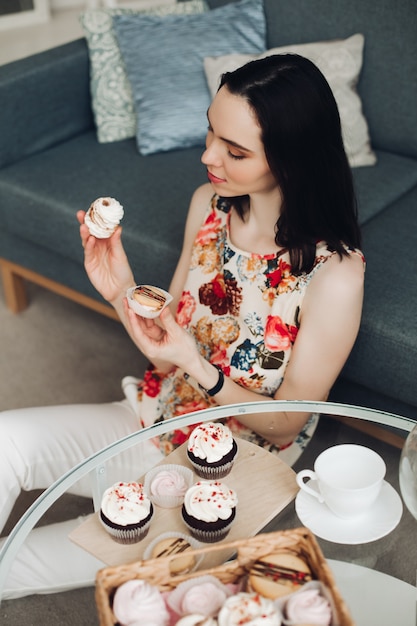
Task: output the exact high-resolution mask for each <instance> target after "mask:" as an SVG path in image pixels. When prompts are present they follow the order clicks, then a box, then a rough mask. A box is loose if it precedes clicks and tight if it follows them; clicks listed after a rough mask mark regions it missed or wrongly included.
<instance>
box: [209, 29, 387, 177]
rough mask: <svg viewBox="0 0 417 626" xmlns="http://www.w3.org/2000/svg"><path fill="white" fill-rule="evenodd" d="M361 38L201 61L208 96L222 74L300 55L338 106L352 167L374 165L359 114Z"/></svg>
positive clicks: (361, 113)
mask: <svg viewBox="0 0 417 626" xmlns="http://www.w3.org/2000/svg"><path fill="white" fill-rule="evenodd" d="M363 46H364V37H363V35H360V34H357V35H352V37H348V39H344V40H337V41H327V42H326V41H323V42H317V43H308V44H300V45H292V46H283V47H279V48H271V49H270V50H267V51H266V52H264V53H263V54H259V55H249V54H229V55H224V56H217V55H216V57H208V58H206V59H204V69H205V73H206V78H207V83H208V85H209V89H210V93H211V94H212V95H214V94H215V93H216V91H217V87H218V85H219V78H220V76H221V75H222V74H223V73H224V72H231V71H233V70H235V69H236V68H237V67H239V66H241V65H243V64H244V63H247V62H249V61H252V60H253V59H257V58H262V57H265V56H269V55H272V54H284V53H287V52H289V53H293V54H300V55H301V56H304V57H307V58H308V59H310V61H313V63H315V64H316V65H317V67H318V68H319V69H320V70H321V71H322V73H323V74H324V76H325V77H326V79H327V82H328V83H329V85H330V87H331V89H332V91H333V95H334V97H335V100H336V102H337V105H338V108H339V114H340V120H341V124H342V133H343V141H344V144H345V150H346V154H347V156H348V158H349V162H350V164H351V166H352V167H359V166H362V165H374V164H375V163H376V156H375V153H374V152H373V150H372V148H371V144H370V138H369V130H368V124H367V121H366V119H365V116H364V115H363V112H362V102H361V99H360V97H359V95H358V93H357V91H356V84H357V82H358V79H359V74H360V71H361V68H362V53H363Z"/></svg>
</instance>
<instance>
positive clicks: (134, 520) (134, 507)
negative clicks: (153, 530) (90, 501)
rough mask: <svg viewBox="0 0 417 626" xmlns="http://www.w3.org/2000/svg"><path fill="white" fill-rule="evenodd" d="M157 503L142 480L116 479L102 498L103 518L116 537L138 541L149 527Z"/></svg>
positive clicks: (105, 526)
mask: <svg viewBox="0 0 417 626" xmlns="http://www.w3.org/2000/svg"><path fill="white" fill-rule="evenodd" d="M153 512H154V509H153V505H152V502H151V501H150V499H149V497H148V496H147V495H146V493H145V491H144V488H143V485H142V483H135V482H131V483H124V482H120V483H116V484H114V485H113V486H112V487H109V488H108V489H106V491H105V492H104V494H103V497H102V500H101V508H100V514H99V517H100V522H101V523H102V525H103V527H104V528H105V530H106V531H107V532H108V533H109V535H110V536H111V538H112V539H114V541H117V542H118V543H122V544H131V543H137V542H138V541H140V540H141V539H143V538H144V537H145V536H146V535H147V533H148V530H149V526H150V523H151V519H152V517H153Z"/></svg>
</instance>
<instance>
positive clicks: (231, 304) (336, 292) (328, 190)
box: [0, 55, 364, 595]
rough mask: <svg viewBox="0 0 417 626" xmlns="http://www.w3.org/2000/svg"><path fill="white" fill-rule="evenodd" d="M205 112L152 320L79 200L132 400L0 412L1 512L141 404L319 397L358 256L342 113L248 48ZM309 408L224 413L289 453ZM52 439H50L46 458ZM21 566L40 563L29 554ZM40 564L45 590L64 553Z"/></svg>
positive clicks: (143, 462) (121, 473) (301, 71)
mask: <svg viewBox="0 0 417 626" xmlns="http://www.w3.org/2000/svg"><path fill="white" fill-rule="evenodd" d="M207 117H208V131H207V141H206V150H205V151H204V153H203V156H202V162H203V164H204V165H205V166H206V168H207V175H208V179H209V183H207V184H205V185H203V186H202V187H200V188H199V189H197V190H196V192H195V193H194V195H193V198H192V200H191V204H190V209H189V213H188V218H187V223H186V228H185V236H184V243H183V249H182V253H181V257H180V260H179V263H178V266H177V268H176V271H175V273H174V276H173V279H172V283H171V286H170V292H171V294H172V295H173V297H174V299H173V303H172V306H171V309H170V310H169V309H165V310H164V311H163V312H162V314H161V316H160V318H159V320H158V321H157V322H155V321H153V320H148V319H144V318H140V317H138V316H137V315H135V314H134V313H133V312H132V311H131V310H130V309H129V308H128V306H127V302H126V298H125V294H126V290H127V289H128V288H129V287H131V286H133V285H135V283H136V280H135V278H134V276H133V273H132V270H131V268H130V266H129V263H128V260H127V258H126V255H125V252H124V249H123V246H122V243H121V229H120V228H119V229H118V230H117V231H116V233H115V234H114V235H113V236H112V237H111V238H110V239H108V240H98V239H95V238H94V237H93V236H91V235H90V234H89V231H88V229H87V227H86V225H85V224H84V215H85V214H84V212H82V211H80V212H79V213H78V220H79V222H80V234H81V240H82V244H83V246H84V251H85V267H86V271H87V273H88V276H89V278H90V280H91V282H92V283H93V285H94V286H95V287H96V289H97V290H98V291H99V292H100V293H101V295H102V296H103V297H104V298H105V299H106V300H107V301H108V302H110V303H111V304H112V305H113V306H114V308H115V309H116V311H117V312H118V314H119V316H120V318H121V320H122V322H123V323H124V325H125V327H126V329H127V331H128V333H129V334H130V336H131V338H132V340H133V341H134V343H135V344H136V345H137V347H138V348H139V350H141V352H142V353H143V354H145V355H146V356H147V357H148V359H149V360H150V362H151V364H152V365H151V367H150V368H149V369H148V371H147V372H146V374H145V377H144V382H143V384H140V385H139V395H138V398H137V399H136V391H135V399H134V401H133V407H131V405H130V404H128V403H127V402H124V403H114V404H111V405H104V406H103V405H102V406H99V407H97V406H86V407H84V406H82V407H76V408H75V407H60V408H57V407H50V408H48V409H47V410H46V409H42V410H36V409H30V410H27V411H22V410H20V411H9V412H6V413H4V414H3V416H2V418H1V420H0V428H1V429H2V433H3V431H4V433H5V435H4V436H5V437H6V438H8V439H13V445H14V446H15V447H18V448H19V455H16V453H15V451H13V452H10V454H9V458H8V460H7V468H5V471H4V472H2V471H1V468H0V476H1V477H2V478H1V479H0V503H1V504H3V500H4V506H1V507H0V511H3V515H4V516H5V519H7V515H8V512H9V511H10V510H11V506H12V504H13V501H14V499H15V498H16V497H17V495H18V493H19V491H20V489H21V488H23V489H33V488H36V487H38V488H39V487H46V486H48V484H50V483H51V482H52V481H53V480H55V479H56V478H58V477H59V476H60V475H61V474H62V473H63V472H64V471H66V470H67V469H69V468H70V467H72V466H73V465H75V464H76V463H77V462H79V461H80V460H82V459H83V458H85V457H87V456H89V455H90V454H92V453H93V452H94V451H95V450H97V449H100V448H102V447H104V446H105V445H108V444H109V443H111V442H112V441H114V440H116V439H117V438H120V437H122V436H124V435H127V434H129V433H130V432H133V431H135V430H136V429H137V428H138V421H137V420H138V419H139V420H140V422H141V424H142V425H148V424H149V423H153V422H155V421H157V420H162V419H167V418H169V417H172V416H174V415H179V414H181V413H187V412H190V411H194V410H198V409H199V408H205V407H207V406H210V405H212V404H217V405H228V404H234V403H239V402H251V401H254V400H262V399H265V400H269V399H271V398H275V399H285V400H291V399H306V400H325V399H326V398H327V396H328V393H329V391H330V389H331V387H332V385H333V383H334V381H335V379H336V377H337V376H338V374H339V372H340V370H341V368H342V366H343V364H344V363H345V361H346V359H347V357H348V355H349V353H350V351H351V348H352V346H353V343H354V341H355V338H356V335H357V332H358V328H359V323H360V316H361V308H362V297H363V278H364V262H363V258H362V255H361V253H360V252H359V250H358V248H359V246H360V235H359V228H358V224H357V219H356V206H355V199H354V192H353V185H352V178H351V172H350V168H349V165H348V161H347V158H346V154H345V151H344V148H343V142H342V136H341V129H340V119H339V114H338V110H337V106H336V103H335V100H334V97H333V95H332V92H331V90H330V88H329V86H328V84H327V82H326V80H325V79H324V77H323V76H322V74H321V73H320V72H319V70H318V69H317V68H316V67H315V66H314V65H313V64H312V63H311V62H310V61H308V60H306V59H304V58H302V57H299V56H296V55H279V56H271V57H267V58H266V59H262V60H259V61H254V62H252V63H249V64H247V65H246V66H244V67H242V68H240V69H238V70H236V71H235V72H232V73H228V74H226V75H225V76H223V78H222V81H221V85H220V87H219V90H218V93H217V95H216V96H215V98H214V100H213V102H212V104H211V106H210V107H209V110H208V113H207ZM70 416H71V417H70ZM315 421H316V418H315V417H311V416H309V415H308V414H305V413H290V414H288V415H287V414H285V413H282V412H277V413H268V414H261V415H246V414H245V415H243V416H242V415H239V417H238V418H229V419H228V424H229V426H230V427H231V428H232V430H233V431H234V432H235V433H236V434H238V435H239V436H242V437H246V438H248V439H251V440H253V441H256V442H257V443H258V444H259V445H262V446H264V447H267V448H268V449H270V450H271V451H272V452H276V453H280V454H287V459H289V460H290V461H293V460H294V459H295V458H296V457H297V456H298V455H299V453H300V450H301V449H302V447H303V445H305V443H306V441H307V440H308V438H309V437H310V436H311V432H312V431H313V430H314V426H315ZM6 424H7V427H6ZM29 429H31V430H32V432H33V437H31V436H28V433H29ZM45 432H47V433H48V440H47V441H46V442H45V441H44V439H43V438H42V433H45ZM23 433H25V436H23ZM187 434H188V433H187V431H185V432H183V431H180V432H178V431H177V432H174V433H170V434H169V435H167V436H165V437H162V438H161V441H160V442H159V444H158V445H159V446H160V448H161V449H160V450H159V449H157V447H155V445H154V443H153V442H145V444H143V446H142V447H141V451H140V454H138V453H137V451H135V454H133V453H130V454H129V453H128V454H126V455H125V458H124V462H125V465H124V466H123V467H122V466H121V465H120V464H119V465H117V466H116V465H114V467H113V469H114V472H115V474H114V476H115V479H116V480H123V479H124V478H125V476H126V474H127V476H126V478H129V477H130V478H131V476H132V474H133V475H135V476H136V475H141V474H142V473H143V472H145V471H146V470H147V469H148V467H149V466H150V465H153V464H154V463H155V462H156V461H157V460H158V459H159V458H161V456H162V454H164V453H167V452H169V451H170V450H171V449H172V448H173V447H174V446H175V445H178V444H179V443H182V442H183V441H184V440H185V438H186V437H187ZM1 436H2V437H3V434H1ZM2 440H3V439H2ZM23 440H24V441H23ZM32 440H33V441H32ZM16 442H17V444H16ZM68 443H70V444H71V445H68ZM35 444H36V446H35ZM34 448H35V449H36V454H35V451H34ZM11 449H12V448H11V446H10V450H11ZM52 449H59V451H60V453H59V454H56V455H53V456H52V457H51V461H50V462H49V463H45V458H50V455H51V450H52ZM281 450H284V452H280V451H281ZM131 452H132V451H131ZM48 455H49V456H48ZM17 456H18V458H16V457H17ZM39 457H41V459H42V463H40V462H37V461H38V460H39ZM2 483H3V484H4V485H7V491H8V493H7V495H4V496H3V494H2V491H1V490H2V487H1V484H2ZM80 490H81V486H80ZM3 491H6V490H5V488H4V487H3ZM4 521H5V520H4ZM35 532H36V531H35ZM34 534H35V533H34ZM58 534H59V533H57V534H56V535H55V536H58ZM50 536H51V533H49V537H50ZM33 541H35V540H33ZM32 543H33V542H32ZM40 543H41V542H39V544H38V545H40ZM60 548H61V552H62V543H61V544H60ZM22 552H23V551H22ZM72 553H73V552H72ZM25 558H26V559H27V557H25ZM65 558H67V559H68V561H70V558H71V557H70V556H68V557H67V556H66V557H65ZM80 560H81V557H80ZM23 562H24V559H23V557H22V558H21V559H20V562H19V563H17V564H15V568H14V571H15V572H16V573H14V574H13V575H14V576H15V582H14V583H13V584H14V586H15V589H18V588H19V586H21V585H22V582H21V580H22V579H23V578H24V574H23V573H22V571H19V568H21V567H22V566H23ZM25 567H26V569H28V567H29V569H30V568H31V567H36V564H35V563H34V561H33V559H30V564H29V566H28V565H27V564H26V565H25ZM88 567H90V570H91V576H92V578H91V579H93V576H94V573H95V570H96V569H97V564H96V563H93V564H90V565H89V566H87V565H85V566H84V571H90V570H88ZM52 569H53V568H52V567H49V581H48V580H47V578H48V574H47V573H45V580H44V583H43V585H44V587H43V589H44V590H45V589H49V588H50V587H48V584H50V582H51V580H55V584H57V577H58V576H59V575H61V576H62V572H61V569H62V568H59V567H58V568H57V571H56V572H54V573H53V574H52V576H51V573H50V572H51V570H52ZM26 574H29V572H28V571H27V572H26ZM40 578H41V577H40ZM87 578H88V574H87ZM70 584H71V583H70V580H69V579H68V580H67V581H66V582H65V581H61V586H65V585H67V586H68V585H70ZM11 586H13V585H11ZM40 587H42V585H40ZM32 592H33V591H32ZM17 594H18V592H17V591H16V592H15V595H17Z"/></svg>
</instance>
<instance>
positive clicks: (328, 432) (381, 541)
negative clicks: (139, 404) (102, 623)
mask: <svg viewBox="0 0 417 626" xmlns="http://www.w3.org/2000/svg"><path fill="white" fill-rule="evenodd" d="M277 410H282V411H285V412H296V411H300V410H304V411H308V412H315V413H320V414H322V415H323V417H322V419H321V423H323V420H325V423H324V425H323V427H322V428H321V433H320V436H319V437H317V438H316V435H315V436H314V437H313V440H312V442H311V443H310V444H309V446H308V447H307V449H306V450H305V452H304V453H303V455H302V456H301V458H300V459H299V460H298V461H297V462H296V464H295V466H294V468H293V470H295V471H299V470H300V469H303V468H306V467H309V468H312V467H313V464H314V460H315V458H316V457H317V456H318V454H319V453H320V452H321V451H322V449H325V448H326V447H328V446H330V445H335V444H337V443H345V442H346V439H344V440H341V439H340V435H339V434H338V433H339V429H338V428H333V425H335V424H337V422H335V421H334V420H332V419H331V418H329V417H328V416H344V417H349V418H358V419H361V420H367V421H371V422H376V423H379V424H383V425H385V426H387V427H389V428H393V429H396V431H397V432H398V431H402V433H403V435H404V436H406V434H407V433H408V432H410V431H411V430H412V428H413V427H414V425H415V422H414V421H413V420H410V419H408V418H404V417H401V416H397V415H393V414H389V413H384V412H381V411H376V410H372V409H366V408H362V407H356V406H350V405H342V404H336V403H321V402H302V401H300V402H298V401H263V402H255V403H249V404H243V405H241V404H239V405H230V406H226V407H215V408H212V409H208V410H206V411H199V412H198V413H193V414H187V415H183V416H181V417H179V418H174V419H172V420H170V421H168V422H162V423H160V424H154V425H153V426H151V427H149V428H146V429H143V430H141V431H138V432H136V433H134V434H133V435H130V436H128V437H125V438H124V439H121V440H119V441H117V442H115V443H113V444H112V445H110V446H108V447H107V448H105V449H103V450H101V451H100V452H98V453H96V454H95V455H93V456H91V457H90V458H88V459H86V460H85V461H83V462H82V463H80V464H79V465H77V466H76V467H74V468H72V469H71V470H70V471H69V472H67V473H66V474H65V475H64V476H62V477H61V478H60V479H59V480H58V481H57V482H56V483H54V484H53V485H52V486H51V487H49V488H48V489H47V490H46V491H45V492H43V493H42V495H41V496H40V497H39V498H38V499H37V500H36V501H35V502H34V503H33V505H32V506H31V507H30V508H29V509H28V510H27V511H26V512H25V514H24V515H23V516H22V517H21V518H20V520H19V521H18V523H17V524H16V526H15V527H14V528H13V530H12V532H11V533H10V535H9V537H8V538H7V539H6V541H5V543H4V545H3V547H2V549H1V551H0V593H1V592H2V590H3V589H4V588H5V586H7V579H8V576H9V571H10V568H11V566H12V564H13V561H14V560H15V558H16V557H17V556H18V554H19V551H20V549H21V547H22V546H23V545H24V543H25V541H26V538H27V537H28V536H29V535H30V533H31V531H32V529H33V528H34V526H35V524H37V523H38V521H39V520H40V519H41V518H42V516H43V515H44V514H45V513H46V512H47V511H48V510H49V509H50V507H51V506H52V505H53V504H54V503H55V501H56V500H57V499H58V498H60V497H61V496H62V495H64V494H65V493H66V492H68V491H71V488H72V486H73V485H74V483H76V482H77V481H78V480H80V479H81V478H84V477H86V476H89V477H90V478H91V495H92V499H93V502H94V510H95V511H98V509H99V507H100V500H101V494H102V492H103V491H104V489H105V488H106V487H107V486H108V477H106V475H107V470H106V467H107V466H106V464H107V463H108V462H109V461H110V459H112V458H113V457H115V456H116V455H119V454H122V453H123V452H124V451H126V450H128V449H130V448H132V447H133V446H135V445H137V444H138V443H139V442H140V441H143V440H144V439H147V438H151V437H155V436H159V435H162V434H164V433H165V432H169V431H170V430H172V429H173V428H180V427H184V426H188V425H191V424H193V423H196V422H203V421H209V420H215V419H221V418H224V417H227V416H228V415H237V416H238V415H239V414H244V413H268V412H272V411H277ZM344 432H345V431H344ZM344 436H345V435H344ZM348 437H349V439H348V440H349V441H351V442H355V439H356V442H357V443H363V445H368V446H369V447H373V448H374V449H376V450H377V451H378V452H379V453H380V454H381V456H383V458H384V460H386V462H387V458H388V457H389V458H390V463H388V462H387V470H388V471H387V476H386V483H385V485H384V489H383V493H382V495H381V498H380V499H379V501H378V507H376V508H374V510H373V511H372V512H371V513H370V514H369V516H368V517H366V518H364V519H363V520H362V521H361V522H360V523H355V524H353V523H352V522H350V523H349V524H347V523H345V522H343V523H342V522H341V521H340V520H337V519H334V518H333V519H332V518H329V515H328V512H327V511H325V510H316V509H314V507H312V506H311V505H309V503H308V502H305V501H304V502H303V501H302V498H301V497H300V496H301V494H299V493H298V488H297V486H296V484H295V480H294V472H293V470H291V469H290V468H288V467H287V466H285V467H283V466H282V465H283V464H282V463H277V462H276V457H274V455H269V453H265V451H263V450H262V451H261V449H258V448H257V449H256V450H255V451H254V452H253V451H251V450H250V448H248V449H246V448H245V450H244V454H243V456H242V465H241V469H240V470H239V468H237V470H238V472H236V473H235V476H236V480H239V477H241V475H242V473H243V472H244V471H248V472H250V473H251V474H254V475H256V474H257V475H258V476H259V475H262V473H263V476H264V477H268V480H270V481H271V480H275V481H276V482H275V484H277V485H280V487H279V489H275V488H274V489H273V488H272V486H271V485H269V486H268V489H267V490H266V491H265V490H264V491H263V493H269V494H270V495H269V497H266V498H264V497H263V498H262V502H261V505H260V506H259V507H257V508H258V509H259V510H258V512H257V514H256V515H252V516H251V515H249V514H245V515H243V516H242V518H243V519H244V520H246V525H243V526H239V527H237V528H236V529H235V532H236V533H237V536H239V533H240V538H243V537H245V536H249V535H253V534H255V533H258V532H260V531H262V532H270V531H273V530H281V529H286V528H294V527H299V526H307V527H309V528H310V529H311V530H312V531H313V533H314V534H315V535H316V537H317V539H318V542H319V544H320V546H321V549H322V551H323V554H324V556H325V557H326V559H327V560H328V562H329V564H330V566H331V568H332V570H333V573H334V576H335V579H336V584H337V586H338V587H339V590H340V592H341V594H342V596H343V598H344V600H345V602H346V604H347V605H348V607H349V609H350V611H351V613H352V616H353V619H354V620H355V622H356V623H357V624H358V626H362V625H363V626H365V625H366V626H370V625H372V624H378V626H385V625H386V626H392V624H401V626H408V625H410V626H415V624H416V600H417V594H416V587H415V583H416V567H417V542H416V538H417V523H416V520H414V518H412V516H411V515H410V514H409V513H408V511H407V509H406V508H405V507H403V506H402V501H401V498H400V495H399V487H398V460H399V454H400V451H399V450H396V451H393V450H392V449H391V446H388V444H380V442H378V441H377V440H374V439H372V438H368V439H366V437H365V439H364V436H363V435H361V434H360V433H359V432H358V431H354V430H351V432H349V435H348ZM248 445H249V446H252V444H248ZM254 447H255V448H256V446H254ZM174 454H175V453H174ZM265 454H266V455H267V457H274V458H273V459H272V460H271V459H268V458H267V457H265V456H264V455H265ZM245 455H246V458H247V459H249V461H250V463H252V467H251V466H250V463H249V464H246V468H245V462H244V460H245ZM258 455H260V456H258ZM271 463H272V465H271ZM254 467H257V472H254V471H253V469H254ZM137 478H138V477H132V480H135V479H137ZM238 493H239V492H238ZM313 500H314V499H313ZM321 506H322V505H321ZM95 515H96V514H93V515H92V516H90V517H89V518H87V520H85V522H83V524H82V526H81V527H80V528H81V529H82V530H81V531H76V533H75V537H73V541H74V546H75V545H76V544H78V546H80V545H81V547H83V543H84V542H85V547H86V549H87V550H88V551H91V553H92V554H94V555H95V556H97V557H98V558H100V560H102V561H103V562H104V563H106V564H107V563H108V564H111V565H113V564H117V563H118V562H123V554H122V556H120V553H119V554H117V555H116V557H113V555H112V554H110V555H108V554H106V553H105V552H104V553H103V552H100V550H102V544H101V543H100V541H98V544H99V547H98V548H97V546H94V545H92V544H94V535H95V529H94V526H93V527H92V528H90V527H89V526H88V525H91V524H92V523H94V516H95ZM252 518H253V519H252ZM167 523H168V524H169V521H168V522H166V521H165V522H164V524H165V526H166V524H167ZM165 529H166V530H169V528H165ZM91 530H92V534H89V533H91ZM80 532H81V536H80V534H79V533H80ZM85 532H87V535H85ZM83 533H84V534H83ZM234 538H235V537H233V538H226V541H227V540H228V539H234ZM115 546H117V544H115ZM404 546H407V549H406V551H405V554H406V558H404V557H398V556H397V555H401V554H404ZM96 550H99V552H98V553H97V552H96ZM113 558H116V559H119V561H117V560H116V562H112V559H113ZM120 559H122V560H121V561H120ZM129 560H130V561H131V560H135V559H132V558H131V556H130V557H129ZM62 566H63V567H64V566H65V564H64V563H63V564H62ZM80 582H81V581H80ZM80 586H81V585H80ZM0 597H1V595H0ZM11 602H13V601H11ZM93 619H94V618H93ZM28 623H29V622H28ZM85 623H89V624H92V623H94V622H93V621H92V619H91V616H90V618H89V619H86V622H85ZM21 624H22V626H24V621H22V622H21Z"/></svg>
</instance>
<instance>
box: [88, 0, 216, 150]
mask: <svg viewBox="0 0 417 626" xmlns="http://www.w3.org/2000/svg"><path fill="white" fill-rule="evenodd" d="M207 9H208V7H207V5H206V3H205V1H204V0H189V1H188V2H180V3H178V4H166V5H162V4H161V5H160V6H156V7H153V8H147V9H133V8H132V9H123V8H118V9H91V10H87V11H84V12H83V13H81V15H80V22H81V25H82V27H83V30H84V34H85V37H86V40H87V45H88V50H89V56H90V89H91V102H92V108H93V112H94V119H95V123H96V127H97V139H98V141H99V142H100V143H108V142H112V141H120V140H121V139H127V138H129V137H134V136H135V134H136V112H135V105H134V102H133V96H132V89H131V86H130V82H129V80H128V77H127V74H126V69H125V66H124V63H123V59H122V56H121V54H120V50H119V46H118V44H117V40H116V37H115V34H114V30H113V17H114V16H115V15H157V16H158V17H160V18H163V17H164V16H166V15H171V14H177V15H188V14H191V13H203V12H204V11H206V10H207Z"/></svg>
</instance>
